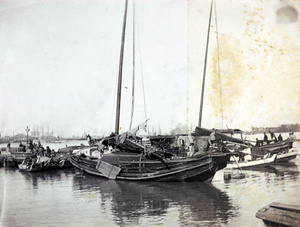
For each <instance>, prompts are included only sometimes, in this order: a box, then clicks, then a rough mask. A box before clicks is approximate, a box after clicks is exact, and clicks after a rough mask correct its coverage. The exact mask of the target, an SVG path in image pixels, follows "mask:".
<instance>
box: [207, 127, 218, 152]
mask: <svg viewBox="0 0 300 227" xmlns="http://www.w3.org/2000/svg"><path fill="white" fill-rule="evenodd" d="M207 141H208V147H209V146H212V145H213V143H215V141H216V130H215V129H214V128H213V131H212V133H210V135H209V137H208V138H207Z"/></svg>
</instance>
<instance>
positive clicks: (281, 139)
mask: <svg viewBox="0 0 300 227" xmlns="http://www.w3.org/2000/svg"><path fill="white" fill-rule="evenodd" d="M269 133H270V137H271V140H269V139H268V135H267V134H266V133H265V132H264V139H263V140H259V139H258V138H256V144H255V145H256V146H261V145H263V144H270V142H272V141H274V142H275V143H277V142H280V141H283V138H282V135H281V134H279V135H278V137H276V135H275V134H274V132H271V131H269ZM287 139H291V140H296V135H295V134H294V132H290V133H289V136H288V138H287Z"/></svg>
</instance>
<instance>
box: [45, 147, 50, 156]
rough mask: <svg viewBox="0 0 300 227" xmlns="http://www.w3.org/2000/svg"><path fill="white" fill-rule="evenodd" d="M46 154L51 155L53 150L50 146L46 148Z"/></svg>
mask: <svg viewBox="0 0 300 227" xmlns="http://www.w3.org/2000/svg"><path fill="white" fill-rule="evenodd" d="M46 156H47V157H49V158H50V157H51V150H50V148H49V147H47V148H46Z"/></svg>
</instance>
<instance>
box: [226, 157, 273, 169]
mask: <svg viewBox="0 0 300 227" xmlns="http://www.w3.org/2000/svg"><path fill="white" fill-rule="evenodd" d="M276 157H277V155H276V154H274V155H273V156H272V157H270V158H262V159H257V160H253V161H248V162H234V163H230V164H228V165H227V167H226V169H253V168H257V167H265V166H269V165H270V164H273V163H275V161H276Z"/></svg>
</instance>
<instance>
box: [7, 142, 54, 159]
mask: <svg viewBox="0 0 300 227" xmlns="http://www.w3.org/2000/svg"><path fill="white" fill-rule="evenodd" d="M7 148H10V143H8V144H7ZM19 151H21V152H31V153H34V154H36V155H38V156H46V157H51V152H52V151H51V149H50V147H49V146H46V149H45V148H44V147H43V145H42V144H41V142H40V141H39V142H38V143H37V144H36V143H33V142H32V140H30V141H29V142H28V145H27V146H26V145H24V144H23V143H22V142H20V144H19Z"/></svg>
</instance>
